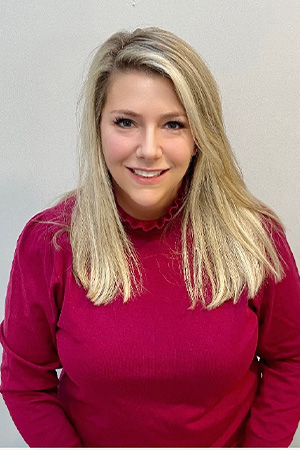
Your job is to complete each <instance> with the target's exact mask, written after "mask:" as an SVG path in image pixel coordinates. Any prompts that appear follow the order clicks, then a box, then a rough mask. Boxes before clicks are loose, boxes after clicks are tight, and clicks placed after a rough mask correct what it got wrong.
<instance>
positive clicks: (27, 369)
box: [0, 216, 82, 447]
mask: <svg viewBox="0 0 300 450" xmlns="http://www.w3.org/2000/svg"><path fill="white" fill-rule="evenodd" d="M35 217H37V216H35ZM46 230H47V228H46V225H45V224H41V223H37V221H36V220H35V218H33V219H31V221H29V222H28V224H27V225H26V226H25V228H24V230H23V232H22V233H21V235H20V237H19V239H18V242H17V247H16V250H15V254H14V258H13V263H12V268H11V273H10V279H9V283H8V288H7V295H6V302H5V316H4V320H3V322H2V323H1V326H0V340H1V344H2V346H3V359H2V365H1V389H0V391H1V393H2V396H3V399H4V401H5V403H6V405H7V408H8V410H9V412H10V415H11V417H12V419H13V421H14V423H15V425H16V427H17V428H18V430H19V432H20V434H21V435H22V437H23V439H24V440H25V441H26V442H27V444H28V445H29V446H30V447H82V445H81V442H80V439H79V437H78V435H77V433H76V430H75V429H74V427H73V425H72V424H71V423H70V421H69V420H68V418H67V416H66V413H65V411H64V408H63V405H62V404H61V402H60V401H59V398H58V395H57V386H58V378H57V374H56V370H55V369H58V368H60V367H61V363H60V360H59V357H58V354H57V348H56V326H57V320H58V315H59V307H58V304H59V302H58V300H57V297H58V292H59V290H60V289H61V288H60V287H59V279H58V277H57V276H56V272H55V264H54V247H53V244H52V242H51V239H50V237H49V233H47V232H46ZM56 253H59V252H56Z"/></svg>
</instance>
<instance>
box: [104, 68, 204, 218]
mask: <svg viewBox="0 0 300 450" xmlns="http://www.w3.org/2000/svg"><path fill="white" fill-rule="evenodd" d="M100 132H101V142H102V151H103V155H104V158H105V161H106V165H107V167H108V170H109V172H110V174H111V176H112V180H113V186H114V191H115V194H116V198H117V201H118V203H119V205H120V206H121V207H122V208H123V209H124V210H125V211H126V212H127V213H128V214H130V215H131V216H133V217H135V218H136V219H140V220H151V219H157V218H159V217H160V216H162V215H163V214H164V213H165V212H166V210H167V209H168V207H169V206H170V205H171V204H172V203H173V201H174V199H175V198H176V196H177V192H178V189H179V187H180V185H181V183H182V180H183V177H184V175H185V173H186V171H187V169H188V167H189V164H190V161H191V158H192V156H193V155H194V154H195V152H194V148H195V146H194V141H193V137H192V133H191V130H190V127H189V123H188V120H187V117H186V113H185V110H184V108H183V106H182V104H181V103H180V101H179V99H178V97H177V95H176V93H175V90H174V87H173V83H172V82H171V80H170V79H168V78H166V77H162V76H160V75H153V74H146V73H143V72H137V71H129V72H125V73H116V74H114V75H112V76H111V79H110V82H109V86H108V91H107V98H106V103H105V105H104V108H103V110H102V114H101V122H100ZM132 169H143V170H145V171H153V170H162V169H164V170H166V172H164V173H163V175H162V176H159V177H156V178H155V179H154V178H153V179H151V181H149V180H150V178H146V181H145V178H143V177H139V176H136V175H134V174H133V173H132Z"/></svg>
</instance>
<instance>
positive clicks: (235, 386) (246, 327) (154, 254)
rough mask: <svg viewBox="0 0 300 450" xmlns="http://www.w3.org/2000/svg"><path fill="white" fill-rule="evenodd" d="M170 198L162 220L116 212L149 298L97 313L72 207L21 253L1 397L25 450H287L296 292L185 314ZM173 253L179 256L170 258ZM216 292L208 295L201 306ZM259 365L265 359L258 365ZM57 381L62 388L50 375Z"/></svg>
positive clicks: (293, 412) (12, 284) (296, 380)
mask: <svg viewBox="0 0 300 450" xmlns="http://www.w3.org/2000/svg"><path fill="white" fill-rule="evenodd" d="M182 200H183V198H182V197H180V196H179V197H178V198H177V199H176V201H175V202H174V204H173V205H171V207H170V208H169V210H168V211H167V212H166V214H165V215H164V216H163V217H162V218H160V219H158V220H157V221H138V220H137V219H133V218H132V217H130V216H128V214H126V213H125V211H123V210H122V209H121V208H119V213H120V217H121V220H122V221H123V224H124V227H125V230H126V232H127V233H128V236H129V237H130V239H131V241H132V242H133V245H134V247H135V249H136V252H137V255H138V258H139V261H140V264H141V268H142V275H143V285H144V290H143V292H142V293H141V294H140V295H137V296H135V297H134V298H132V299H130V300H129V301H128V302H127V303H125V304H124V303H123V301H122V298H121V297H120V296H117V297H116V298H115V300H114V301H113V302H111V303H110V304H108V305H105V306H103V305H101V306H95V305H94V304H93V303H92V302H91V301H90V300H89V299H88V298H87V296H86V291H85V290H84V289H83V288H82V287H81V286H79V285H78V284H76V281H75V279H74V276H73V274H72V251H71V246H70V242H69V239H68V236H67V234H66V233H62V234H60V235H59V236H58V243H59V245H60V249H55V247H54V245H53V243H52V236H53V233H54V232H55V231H57V229H58V228H57V227H56V226H55V225H49V224H45V223H41V222H40V221H44V220H52V221H55V220H57V218H59V217H60V218H61V217H62V216H64V217H65V219H68V217H69V216H70V212H71V210H72V204H73V203H72V199H69V200H67V201H66V202H65V203H62V204H61V205H58V206H56V207H53V208H50V209H48V210H46V211H43V212H42V213H39V214H38V215H36V216H35V217H34V218H32V219H31V220H30V221H29V222H28V223H27V224H26V226H25V228H24V230H23V232H22V234H21V235H20V237H19V239H18V242H17V248H16V251H15V255H14V259H13V264H12V269H11V274H10V280H9V284H8V289H7V297H6V306H5V317H4V320H3V322H2V323H1V328H0V338H1V343H2V346H3V350H4V351H3V361H2V366H1V378H2V383H1V393H2V395H3V398H4V400H5V402H6V404H7V407H8V409H9V411H10V414H11V416H12V419H13V420H14V422H15V424H16V426H17V428H18V429H19V431H20V433H21V435H22V436H23V438H24V439H25V441H26V442H27V443H28V445H29V446H31V447H287V446H288V445H289V444H290V442H291V441H292V438H293V435H294V433H295V430H296V428H297V425H298V422H299V418H300V281H299V275H298V272H297V268H296V264H295V261H294V258H293V255H292V253H291V251H290V248H289V246H288V244H287V241H286V238H285V236H284V235H283V234H281V233H274V235H273V239H274V242H275V244H276V246H277V248H278V251H279V252H280V254H281V256H282V258H283V260H284V262H285V263H286V267H285V271H286V275H285V277H284V279H283V280H282V281H281V282H279V283H277V284H275V282H274V281H273V279H272V278H271V277H269V278H267V279H266V280H265V282H264V283H263V285H262V286H261V288H260V290H259V292H258V293H257V295H256V296H255V298H253V299H249V298H248V296H247V290H246V289H245V290H244V291H243V293H242V295H241V297H240V299H239V301H238V303H237V304H236V305H234V304H233V302H232V301H231V300H229V301H227V302H225V303H224V304H223V305H222V306H220V307H218V308H216V309H214V310H212V311H208V310H205V309H203V308H202V307H201V305H200V304H199V305H198V306H197V307H196V308H195V309H194V310H192V309H189V307H190V299H189V297H188V295H187V291H186V288H185V284H184V281H183V275H182V268H181V254H180V214H179V215H177V217H174V215H176V212H177V211H178V208H179V207H180V205H181V204H182ZM174 249H176V250H178V251H177V252H174V251H172V250H174ZM210 296H211V292H210V291H209V290H208V291H207V301H209V300H210ZM258 356H259V358H260V359H258V358H257V357H258ZM58 368H62V371H61V374H60V377H59V379H58V378H57V374H56V369H58Z"/></svg>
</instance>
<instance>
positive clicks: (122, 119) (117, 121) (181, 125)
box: [114, 117, 185, 130]
mask: <svg viewBox="0 0 300 450" xmlns="http://www.w3.org/2000/svg"><path fill="white" fill-rule="evenodd" d="M122 122H130V125H132V124H133V121H132V120H131V119H127V118H126V117H116V118H115V120H114V124H115V125H118V126H120V127H121V128H131V126H128V127H127V126H122ZM168 124H176V128H172V127H171V128H168V129H169V130H180V129H181V128H184V127H185V124H184V123H183V122H180V121H179V120H170V121H169V122H167V123H166V125H168ZM123 125H124V123H123Z"/></svg>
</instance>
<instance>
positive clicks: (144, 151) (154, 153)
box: [136, 127, 162, 160]
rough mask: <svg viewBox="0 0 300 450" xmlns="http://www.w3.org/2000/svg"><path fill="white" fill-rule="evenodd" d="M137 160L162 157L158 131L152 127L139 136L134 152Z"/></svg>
mask: <svg viewBox="0 0 300 450" xmlns="http://www.w3.org/2000/svg"><path fill="white" fill-rule="evenodd" d="M136 155H137V157H138V158H143V159H149V160H151V159H158V158H160V157H161V156H162V147H161V142H160V137H159V130H157V129H155V128H154V127H151V128H147V129H146V130H144V132H143V133H142V134H141V141H140V142H139V145H138V148H137V150H136Z"/></svg>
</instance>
